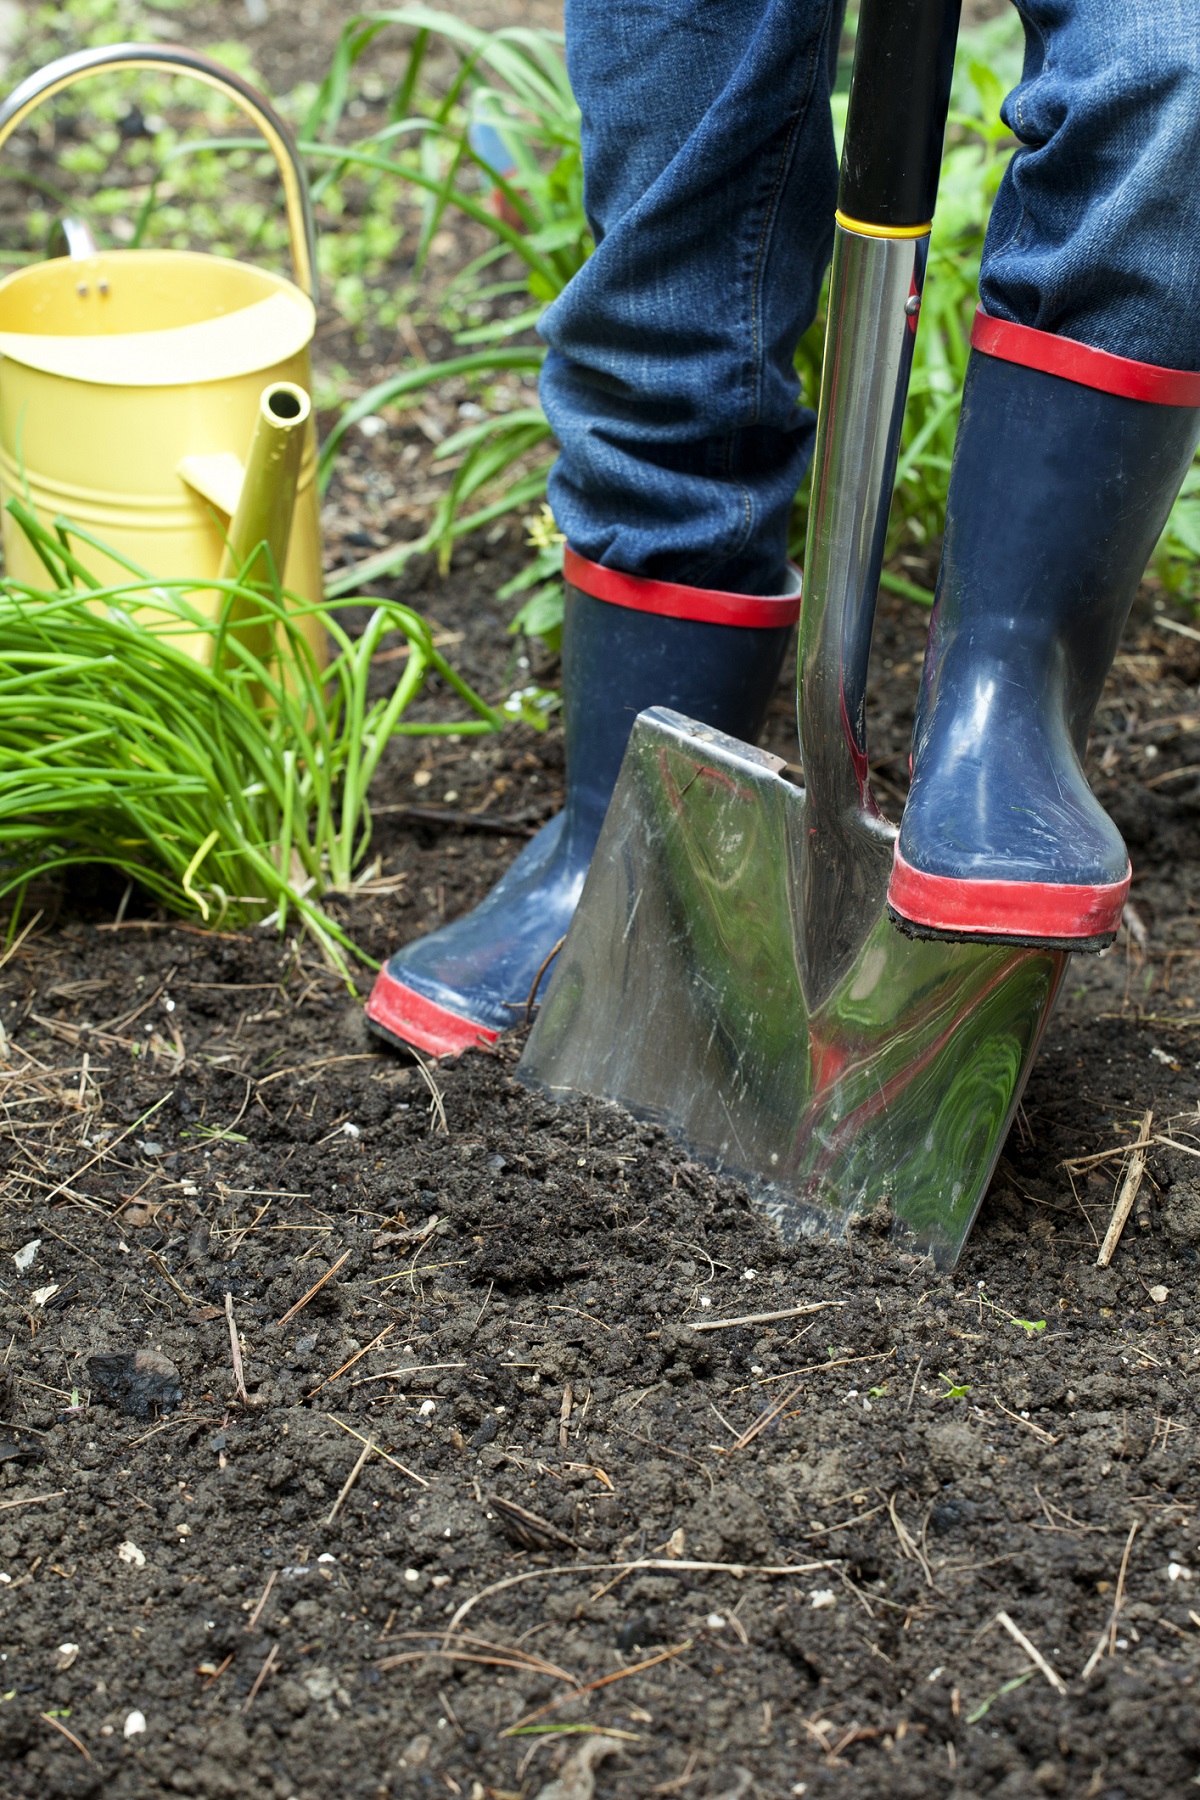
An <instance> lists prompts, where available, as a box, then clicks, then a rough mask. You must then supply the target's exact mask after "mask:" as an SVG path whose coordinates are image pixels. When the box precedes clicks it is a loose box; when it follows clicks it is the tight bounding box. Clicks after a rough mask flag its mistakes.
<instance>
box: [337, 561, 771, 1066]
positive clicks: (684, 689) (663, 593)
mask: <svg viewBox="0 0 1200 1800" xmlns="http://www.w3.org/2000/svg"><path fill="white" fill-rule="evenodd" d="M565 574H566V577H567V589H566V616H565V622H564V626H563V646H562V675H563V724H564V731H565V737H566V758H567V801H566V805H565V806H564V808H563V810H562V812H561V813H559V814H558V816H557V817H556V818H554V819H552V820H551V821H550V823H549V824H548V825H545V826H543V828H542V830H541V831H539V832H538V834H537V836H536V837H535V838H534V839H533V840H532V841H531V842H530V843H529V844H528V845H527V846H526V848H525V849H524V850H523V851H522V852H521V854H520V856H518V858H517V860H516V862H514V863H513V865H512V867H511V868H510V869H509V871H508V873H507V874H506V875H504V876H503V877H502V879H501V880H500V881H499V882H498V883H497V884H496V886H495V887H494V888H493V889H492V891H491V893H490V894H489V895H488V896H487V898H486V899H485V900H483V901H482V902H481V904H480V905H479V906H477V907H476V908H475V910H474V911H473V912H469V913H467V914H466V915H465V916H464V917H463V918H461V919H456V920H454V922H453V923H452V924H450V925H447V926H445V927H444V928H443V929H442V930H440V931H435V932H433V933H432V934H431V936H429V937H425V938H418V939H417V940H416V942H415V943H412V944H408V945H406V946H405V948H404V949H403V950H401V951H399V952H398V953H397V954H396V955H395V956H393V957H392V958H390V960H389V961H388V962H387V963H386V964H385V966H384V968H383V969H382V971H381V972H380V974H379V976H378V978H377V980H376V982H375V986H374V989H373V991H372V993H371V998H370V1000H369V1001H368V1003H367V1018H368V1021H369V1022H370V1024H371V1025H372V1026H374V1028H375V1029H376V1030H377V1031H379V1032H380V1033H382V1034H383V1035H384V1036H386V1037H390V1038H393V1039H395V1040H397V1041H398V1042H400V1043H403V1044H413V1045H416V1047H417V1048H418V1049H421V1050H425V1051H428V1052H429V1053H430V1054H432V1055H434V1056H446V1055H453V1054H455V1053H457V1052H458V1051H461V1050H467V1049H470V1048H472V1047H475V1046H479V1045H481V1044H488V1043H494V1042H495V1040H496V1038H497V1037H498V1036H499V1034H500V1033H501V1032H502V1031H504V1030H505V1029H506V1028H508V1027H509V1026H512V1025H517V1024H520V1023H521V1022H522V1020H523V1018H524V1013H525V1006H526V1001H527V999H528V997H529V994H530V991H531V989H532V987H533V984H534V980H535V978H536V976H537V974H538V971H539V970H540V969H541V968H542V966H543V964H544V963H545V962H546V959H547V958H548V957H549V956H550V954H551V953H552V952H553V950H554V949H555V947H556V945H557V944H558V943H559V941H560V940H561V939H562V938H563V937H564V936H565V935H566V930H567V927H568V925H569V924H570V922H571V916H572V914H573V913H574V911H575V907H576V905H577V903H578V900H579V896H580V893H581V892H582V889H583V881H584V876H585V875H586V874H587V870H588V864H589V863H590V861H591V859H592V852H593V850H594V849H595V847H596V839H597V838H598V836H599V834H600V827H601V825H602V824H603V823H604V815H605V813H606V812H607V810H608V802H609V798H610V796H611V794H612V790H613V786H614V784H615V782H616V779H617V773H618V771H619V769H620V767H621V759H622V757H623V756H624V754H625V746H626V744H627V743H628V741H629V734H630V731H631V730H632V729H633V721H634V719H635V718H636V717H637V715H638V713H640V712H644V711H645V709H646V708H647V707H648V706H672V707H674V708H675V709H676V710H677V711H679V712H682V713H686V714H687V715H688V716H689V717H691V718H694V719H700V720H702V721H703V723H704V724H706V725H712V726H714V727H715V728H716V729H717V730H719V731H724V732H727V733H728V734H729V735H730V736H732V737H739V738H742V739H753V738H754V737H756V736H757V734H758V732H759V730H760V729H761V727H762V723H763V720H764V718H765V716H766V711H767V706H768V704H769V703H770V699H771V696H772V694H773V693H774V691H775V685H776V682H777V681H778V679H779V671H780V666H781V664H782V662H783V656H784V652H785V650H786V648H787V642H788V637H789V634H790V632H791V627H792V625H793V623H794V622H795V619H796V617H797V614H798V613H799V610H800V581H799V577H798V576H794V577H793V578H792V579H791V581H790V584H789V591H788V592H787V593H785V594H781V595H779V596H778V597H770V598H761V597H758V596H755V595H742V594H724V593H719V592H716V591H714V590H711V589H703V588H686V587H681V586H676V585H675V584H673V583H670V582H663V581H651V580H645V579H642V578H640V577H637V576H631V575H622V574H620V573H619V572H618V571H616V570H613V569H606V568H602V567H600V566H599V565H598V564H595V563H589V562H586V561H585V560H584V559H583V558H582V557H579V556H575V555H574V554H573V553H572V552H571V551H568V552H567V557H566V567H565Z"/></svg>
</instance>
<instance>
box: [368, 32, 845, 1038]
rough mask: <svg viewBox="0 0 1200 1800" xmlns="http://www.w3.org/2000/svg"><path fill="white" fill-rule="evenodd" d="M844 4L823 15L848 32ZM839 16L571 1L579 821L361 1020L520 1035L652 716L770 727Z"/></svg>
mask: <svg viewBox="0 0 1200 1800" xmlns="http://www.w3.org/2000/svg"><path fill="white" fill-rule="evenodd" d="M835 14H836V19H835ZM840 16H841V4H840V0H615V3H614V0H606V3H604V4H601V0H568V11H567V32H568V61H569V64H570V69H571V77H572V81H573V83H574V86H575V90H576V93H577V95H578V97H579V100H580V104H581V107H582V111H583V148H584V166H585V171H586V189H587V203H588V207H589V212H590V216H591V218H592V220H593V223H594V227H595V231H596V237H597V240H598V241H597V248H596V251H595V253H594V255H593V256H592V257H591V258H590V259H589V261H588V262H587V264H586V265H585V267H584V268H583V270H582V271H581V272H580V273H579V274H578V275H577V276H576V278H575V280H574V281H573V282H572V283H571V285H570V287H569V288H568V290H567V291H566V293H565V294H564V295H563V296H562V297H561V298H560V299H559V300H558V301H557V302H556V303H555V304H554V305H553V306H552V307H551V308H550V309H549V311H548V313H547V314H546V316H545V319H544V321H543V331H544V335H545V336H546V338H547V340H548V342H549V344H550V352H549V355H548V358H547V363H546V370H545V374H544V376H543V380H542V388H541V391H542V399H543V403H544V405H545V407H546V411H547V414H548V416H549V418H550V421H551V423H552V425H553V426H554V429H555V432H556V434H557V435H558V438H559V442H560V446H561V456H560V458H559V462H558V464H557V465H556V468H555V471H554V474H553V476H552V479H551V488H550V493H551V501H552V504H553V507H554V510H555V516H556V518H557V521H558V524H559V526H560V528H561V529H562V530H563V531H564V532H565V534H566V537H567V541H568V545H569V551H568V555H567V568H566V577H567V608H566V622H565V628H564V637H563V711H564V723H565V727H566V750H567V788H568V797H567V804H566V807H565V809H564V811H563V812H562V813H561V814H560V815H559V816H558V818H556V819H554V820H552V821H551V823H550V824H549V825H548V826H546V827H545V828H544V829H543V831H541V832H540V833H539V834H538V836H537V837H536V838H535V839H534V840H533V842H532V843H531V844H530V845H529V846H528V847H527V848H526V850H525V851H524V852H523V853H522V855H521V856H520V857H519V858H518V860H517V862H516V863H515V864H514V865H513V867H512V868H511V869H510V870H509V872H508V873H507V875H505V877H504V878H503V880H502V881H501V882H500V883H499V885H498V886H497V887H496V888H494V889H493V890H492V892H491V894H489V895H488V897H487V899H486V900H484V902H483V903H482V905H481V906H479V907H477V908H476V909H475V911H474V912H472V913H469V914H467V915H466V917H464V918H462V919H458V920H455V921H454V922H453V923H452V924H450V925H448V926H447V927H445V928H444V929H443V930H441V931H438V932H435V933H433V934H432V936H430V937H427V938H424V939H421V940H419V941H418V942H417V943H415V944H411V945H409V946H407V947H406V948H405V949H403V950H401V951H400V952H399V953H398V954H397V955H396V956H394V957H393V958H391V960H390V961H389V963H388V964H387V966H386V968H385V969H384V970H383V972H382V974H381V975H380V977H379V980H378V981H377V983H376V986H375V990H374V992H373V994H372V996H371V1000H370V1003H369V1005H368V1017H369V1018H370V1019H371V1021H372V1022H373V1023H374V1024H375V1025H376V1026H377V1028H379V1029H380V1030H382V1031H384V1032H386V1033H387V1034H388V1035H390V1036H392V1037H396V1038H399V1039H401V1040H402V1041H404V1042H407V1043H414V1044H416V1045H418V1046H419V1047H421V1048H423V1049H427V1050H431V1051H434V1052H435V1053H440V1052H446V1051H451V1050H459V1049H463V1048H466V1047H467V1046H469V1045H470V1044H472V1043H478V1042H486V1041H489V1040H491V1039H494V1038H495V1037H496V1035H497V1034H498V1032H500V1031H501V1030H503V1029H504V1028H505V1027H507V1026H509V1025H512V1024H516V1023H519V1022H520V1020H521V1017H522V1013H523V1004H524V1002H525V1000H526V997H527V995H528V994H529V992H530V989H531V987H532V984H533V981H534V978H535V976H536V975H537V973H538V970H539V968H540V967H541V966H542V965H543V964H544V962H545V960H546V958H547V956H548V955H549V954H550V953H551V952H552V951H553V949H554V947H555V945H556V944H557V942H558V941H559V939H560V938H561V937H562V936H563V934H564V933H565V931H566V929H567V926H568V925H569V923H570V920H571V916H572V914H573V912H574V909H575V905H576V903H577V901H578V898H579V894H580V892H581V889H582V886H583V880H584V876H585V874H586V872H587V867H588V863H589V862H590V860H591V856H592V852H593V850H594V848H595V844H596V839H597V837H598V835H599V831H600V827H601V825H602V823H603V821H604V815H605V811H606V809H607V806H608V800H609V796H610V794H611V792H612V787H613V783H614V781H615V780H616V776H617V771H618V769H619V767H620V763H621V758H622V756H623V754H624V750H625V745H626V742H627V740H628V737H629V733H630V730H631V728H632V725H633V721H634V718H635V717H636V715H637V713H638V712H640V711H642V710H643V709H644V708H646V707H648V706H652V705H664V706H671V707H674V708H675V709H676V710H677V711H680V712H683V713H686V714H688V715H690V716H691V717H693V718H698V719H700V720H702V721H703V722H704V723H706V724H709V725H713V726H715V727H717V728H718V729H719V730H722V731H725V732H728V733H730V734H732V735H734V736H737V737H741V738H753V737H755V736H756V735H757V733H758V731H759V729H760V728H761V725H762V721H763V717H764V715H765V712H766V707H767V704H768V702H769V700H770V697H771V694H772V692H773V689H774V686H775V682H776V680H777V678H778V674H779V669H780V665H781V663H782V659H783V654H784V650H785V648H786V644H787V639H788V633H789V629H790V625H791V623H792V622H793V621H794V619H795V617H796V614H797V612H798V609H799V599H798V581H797V579H796V577H795V575H794V572H792V571H790V570H789V569H788V567H787V527H788V516H789V513H790V510H791V504H792V499H793V497H794V494H795V490H796V488H797V487H798V485H799V483H800V479H801V477H802V475H803V472H804V468H805V465H806V463H807V459H808V457H809V455H810V453H811V446H812V437H813V425H814V422H813V417H812V414H811V413H810V412H807V411H805V410H804V409H802V408H801V407H800V406H799V404H798V393H797V381H796V377H795V373H794V370H793V366H792V359H793V355H794V352H795V346H796V343H797V340H798V339H799V337H800V335H801V333H802V332H803V331H804V329H805V328H806V326H807V325H808V323H809V322H810V320H811V318H812V316H813V313H814V312H815V309H816V304H817V298H818V294H819V290H820V283H821V276H822V272H823V269H824V265H825V262H826V260H827V258H828V254H829V248H830V244H831V241H832V235H833V209H834V201H835V188H836V166H835V158H834V150H833V133H832V127H831V124H830V117H829V87H830V77H831V72H832V67H833V62H834V57H835V55H836V37H837V31H838V27H839V26H840Z"/></svg>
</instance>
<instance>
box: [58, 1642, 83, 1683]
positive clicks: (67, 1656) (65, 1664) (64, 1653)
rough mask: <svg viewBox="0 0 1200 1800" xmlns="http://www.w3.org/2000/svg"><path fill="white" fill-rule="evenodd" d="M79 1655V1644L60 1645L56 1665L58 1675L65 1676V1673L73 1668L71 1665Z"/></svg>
mask: <svg viewBox="0 0 1200 1800" xmlns="http://www.w3.org/2000/svg"><path fill="white" fill-rule="evenodd" d="M78 1655H79V1645H78V1644H60V1645H59V1646H58V1652H57V1659H56V1661H55V1664H54V1667H55V1670H56V1671H57V1673H58V1674H59V1675H62V1674H64V1673H65V1671H66V1670H67V1669H69V1668H70V1667H71V1664H72V1663H73V1662H74V1661H75V1658H76V1657H77V1656H78Z"/></svg>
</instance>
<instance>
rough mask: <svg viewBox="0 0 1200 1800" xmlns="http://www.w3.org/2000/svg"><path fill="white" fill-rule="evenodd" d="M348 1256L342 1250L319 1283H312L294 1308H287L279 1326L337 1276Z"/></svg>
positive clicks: (285, 1322) (294, 1314)
mask: <svg viewBox="0 0 1200 1800" xmlns="http://www.w3.org/2000/svg"><path fill="white" fill-rule="evenodd" d="M349 1254H350V1252H349V1251H348V1250H343V1251H342V1254H341V1255H340V1256H339V1257H338V1259H337V1261H336V1262H335V1263H334V1264H333V1265H332V1267H331V1268H328V1269H326V1271H325V1273H324V1274H323V1275H322V1277H321V1279H320V1281H314V1282H313V1284H312V1286H311V1287H310V1288H309V1290H308V1292H307V1294H302V1295H301V1297H300V1298H299V1300H297V1302H296V1304H295V1306H289V1307H288V1309H287V1311H286V1312H285V1313H284V1315H283V1317H282V1319H280V1320H278V1323H279V1324H280V1325H286V1324H287V1323H288V1321H289V1320H291V1319H294V1318H295V1316H296V1314H297V1313H298V1312H301V1311H302V1310H303V1309H304V1307H306V1306H307V1305H308V1303H309V1301H310V1300H311V1299H312V1297H313V1295H314V1294H319V1293H320V1291H321V1289H322V1288H323V1287H324V1286H325V1283H326V1282H327V1281H331V1280H332V1279H333V1277H334V1276H335V1275H336V1274H337V1272H338V1270H339V1269H340V1268H341V1266H342V1264H343V1263H344V1262H345V1260H346V1258H347V1257H348V1256H349Z"/></svg>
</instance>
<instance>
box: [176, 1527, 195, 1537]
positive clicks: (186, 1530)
mask: <svg viewBox="0 0 1200 1800" xmlns="http://www.w3.org/2000/svg"><path fill="white" fill-rule="evenodd" d="M175 1529H176V1531H177V1532H178V1533H179V1535H180V1537H191V1535H192V1528H191V1526H190V1525H177V1526H176V1527H175Z"/></svg>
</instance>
